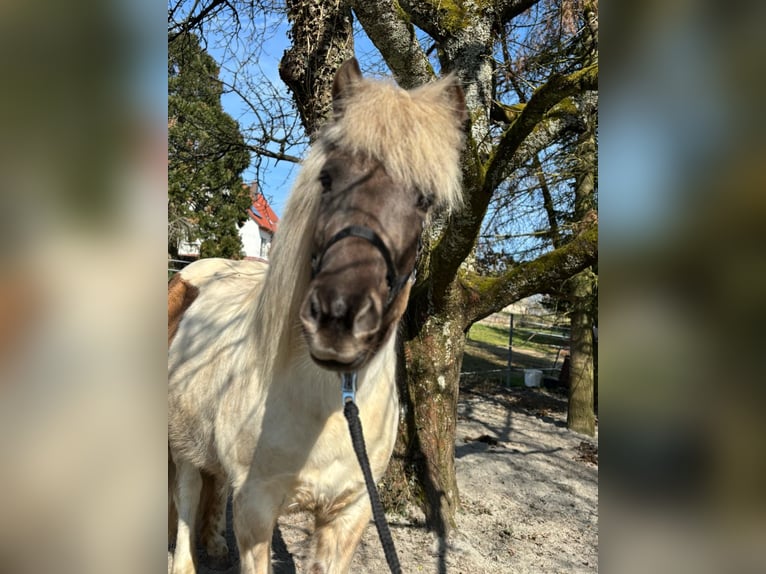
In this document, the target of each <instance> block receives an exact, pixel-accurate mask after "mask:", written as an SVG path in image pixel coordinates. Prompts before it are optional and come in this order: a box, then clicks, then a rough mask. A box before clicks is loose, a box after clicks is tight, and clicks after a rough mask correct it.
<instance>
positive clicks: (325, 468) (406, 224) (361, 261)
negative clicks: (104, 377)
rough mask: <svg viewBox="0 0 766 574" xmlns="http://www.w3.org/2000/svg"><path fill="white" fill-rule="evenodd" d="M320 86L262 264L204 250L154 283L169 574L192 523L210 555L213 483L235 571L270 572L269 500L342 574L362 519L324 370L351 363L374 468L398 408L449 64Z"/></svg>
mask: <svg viewBox="0 0 766 574" xmlns="http://www.w3.org/2000/svg"><path fill="white" fill-rule="evenodd" d="M332 93H333V118H332V119H331V121H330V122H329V123H328V124H327V125H326V126H325V127H324V128H323V129H322V130H321V131H320V132H319V134H318V135H317V138H316V141H315V143H314V144H313V146H312V148H311V150H310V152H309V154H308V156H307V157H306V159H305V161H304V162H303V166H302V169H301V171H300V173H299V174H298V176H297V181H296V183H295V186H294V188H293V191H292V193H291V196H290V199H289V201H288V204H287V207H286V209H285V212H284V217H283V219H282V221H281V222H280V228H279V231H278V233H277V236H276V238H275V240H274V248H273V250H272V255H271V263H270V264H269V265H267V264H264V263H259V262H250V261H227V260H223V259H204V260H200V261H198V262H195V263H192V264H191V265H189V266H187V267H186V268H185V269H184V270H183V271H181V272H179V273H178V274H177V275H176V276H175V277H174V278H173V280H171V282H170V284H169V287H168V311H169V315H168V342H169V351H168V383H169V388H168V449H169V459H170V460H169V472H168V489H169V493H170V494H171V499H170V511H171V516H172V517H176V516H177V519H178V522H177V527H176V524H175V522H174V523H173V524H171V525H169V526H170V530H171V531H172V530H175V532H174V534H175V536H176V547H175V554H174V557H173V567H172V572H173V573H174V574H181V573H189V572H195V557H194V549H195V537H196V536H201V537H202V539H203V543H204V544H206V546H207V549H208V552H209V553H210V554H213V555H218V556H220V555H222V554H223V555H225V553H226V551H227V548H226V543H225V540H224V538H223V537H222V535H221V529H222V527H223V522H222V517H223V508H225V500H226V495H227V493H228V492H229V490H231V492H232V496H233V513H234V532H235V536H236V540H237V546H238V548H239V555H240V562H241V571H242V572H243V573H246V574H255V573H267V572H271V539H272V533H273V530H274V528H275V525H276V521H277V518H278V517H279V515H280V514H281V513H282V512H286V511H290V510H294V509H299V508H300V509H306V510H309V511H311V512H313V514H314V516H315V528H314V532H313V535H312V540H311V550H310V553H309V556H308V564H307V570H308V571H310V572H314V573H342V572H347V571H348V568H349V564H350V562H351V559H352V557H353V553H354V550H355V549H356V547H357V545H358V543H359V540H360V538H361V535H362V533H363V531H364V529H365V527H366V526H367V524H368V522H369V521H370V515H371V509H370V503H369V500H368V497H367V493H366V490H365V483H364V478H363V475H362V472H361V470H360V468H359V464H358V462H357V459H356V456H355V454H354V451H353V448H352V444H351V440H350V437H349V434H348V428H347V426H346V421H345V420H344V418H343V412H342V411H343V403H342V400H341V389H340V377H339V373H347V372H355V373H357V375H358V383H357V384H358V388H357V394H356V399H355V400H356V404H357V406H358V409H359V412H360V418H361V422H362V426H363V428H364V432H365V436H366V440H367V452H368V455H369V458H370V465H371V468H372V473H373V476H374V478H375V480H379V479H380V477H381V476H382V475H383V472H384V471H385V469H386V466H387V465H388V461H389V458H390V457H391V452H392V450H393V446H394V441H395V438H396V429H397V424H398V420H399V405H398V398H397V393H396V386H395V381H394V371H395V365H396V342H395V336H394V333H395V331H396V328H397V324H398V322H399V320H400V318H401V316H402V314H403V313H404V310H405V308H406V305H407V300H408V297H409V292H410V288H411V286H412V283H413V280H414V268H415V266H416V264H417V253H418V250H419V243H420V235H421V232H422V229H423V227H424V225H425V223H426V221H427V219H428V216H429V211H431V210H432V209H438V208H443V209H447V210H449V209H454V208H455V207H456V206H458V205H459V204H460V202H461V184H460V153H461V149H462V146H463V123H464V122H465V119H466V111H465V100H464V98H463V93H462V90H461V89H460V87H459V86H458V84H457V82H456V80H455V78H454V77H451V76H450V77H447V78H444V79H442V80H438V81H435V82H432V83H430V84H426V85H424V86H421V87H419V88H416V89H414V90H411V91H405V90H402V89H400V88H399V87H397V86H396V85H394V84H393V83H391V82H385V81H371V80H367V79H364V78H362V74H361V72H360V70H359V65H358V64H357V62H356V60H355V59H351V60H349V61H347V62H346V63H344V64H343V65H342V66H341V68H340V69H339V70H338V73H337V75H336V77H335V80H334V83H333V89H332Z"/></svg>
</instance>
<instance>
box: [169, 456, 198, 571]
mask: <svg viewBox="0 0 766 574" xmlns="http://www.w3.org/2000/svg"><path fill="white" fill-rule="evenodd" d="M201 490H202V476H201V475H200V473H199V471H198V470H197V469H196V468H195V467H194V466H192V465H191V464H189V463H187V462H183V461H180V462H178V463H177V464H176V486H175V489H174V495H175V496H174V498H175V506H176V512H178V530H177V535H176V549H175V552H174V554H173V570H172V573H173V574H194V573H195V572H196V569H195V567H194V550H195V548H194V528H195V522H196V517H197V508H198V506H199V497H200V491H201Z"/></svg>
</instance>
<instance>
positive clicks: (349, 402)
mask: <svg viewBox="0 0 766 574" xmlns="http://www.w3.org/2000/svg"><path fill="white" fill-rule="evenodd" d="M341 381H342V387H341V390H342V397H343V403H344V404H343V414H344V415H345V417H346V420H347V421H348V430H349V432H350V433H351V444H353V445H354V452H355V453H356V458H357V460H358V461H359V466H361V467H362V474H363V475H364V482H365V484H366V485H367V493H368V494H369V495H370V504H371V505H372V516H373V518H374V519H375V527H376V528H377V529H378V537H379V538H380V544H381V546H383V554H385V555H386V562H388V568H389V569H390V570H391V572H392V573H393V574H401V572H402V567H401V566H400V565H399V557H398V556H397V555H396V548H395V547H394V539H393V538H392V537H391V530H390V529H389V528H388V522H386V515H385V513H384V512H383V505H382V504H381V503H380V497H379V496H378V489H377V488H375V482H374V481H373V479H372V471H371V470H370V461H369V460H368V459H367V449H366V448H365V446H364V435H363V434H362V423H361V421H360V420H359V408H358V407H357V406H356V402H355V400H356V373H343V374H342V375H341Z"/></svg>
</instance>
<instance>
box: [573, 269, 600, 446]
mask: <svg viewBox="0 0 766 574" xmlns="http://www.w3.org/2000/svg"><path fill="white" fill-rule="evenodd" d="M570 284H571V294H572V300H573V310H572V313H571V322H572V330H571V342H570V348H571V362H570V369H569V409H568V411H567V426H568V427H569V428H570V429H572V430H574V431H577V432H581V433H583V434H587V435H590V436H593V435H595V434H596V417H595V413H594V411H593V317H592V314H591V312H590V307H591V299H592V297H593V272H592V271H590V269H586V270H584V271H582V272H580V273H578V274H577V275H575V276H574V277H572V279H571V280H570Z"/></svg>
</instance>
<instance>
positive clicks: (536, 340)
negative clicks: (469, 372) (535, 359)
mask: <svg viewBox="0 0 766 574" xmlns="http://www.w3.org/2000/svg"><path fill="white" fill-rule="evenodd" d="M508 330H509V326H508V325H492V324H487V323H475V324H474V325H473V326H472V327H471V330H470V331H469V332H468V340H469V341H475V342H477V343H484V344H486V345H494V346H496V347H505V348H508ZM565 343H566V340H565V339H562V338H560V337H557V336H556V333H552V332H544V331H541V330H539V329H529V328H527V327H524V328H522V327H514V329H513V347H514V348H516V347H526V348H528V349H534V350H536V351H540V352H544V353H545V352H549V351H550V348H551V347H552V346H554V347H556V346H561V345H564V344H565Z"/></svg>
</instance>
